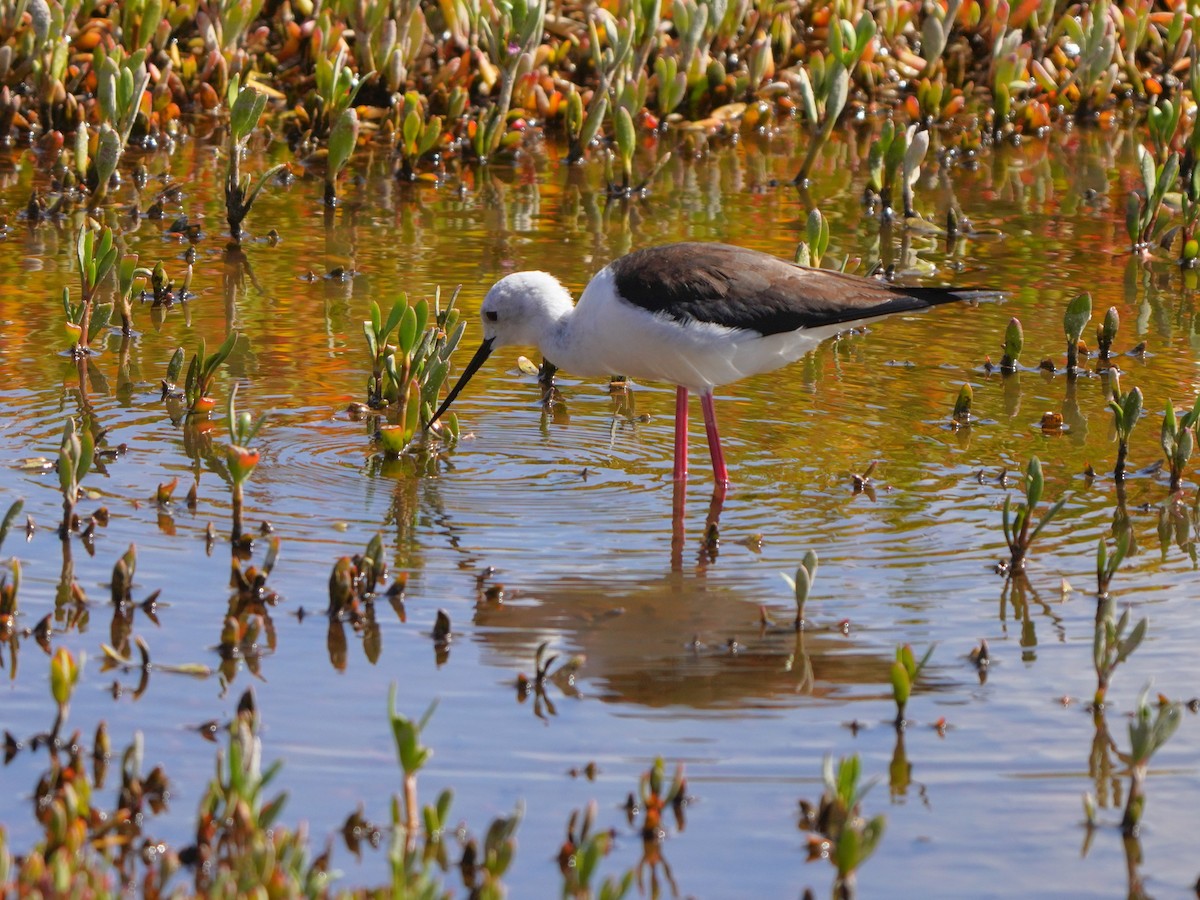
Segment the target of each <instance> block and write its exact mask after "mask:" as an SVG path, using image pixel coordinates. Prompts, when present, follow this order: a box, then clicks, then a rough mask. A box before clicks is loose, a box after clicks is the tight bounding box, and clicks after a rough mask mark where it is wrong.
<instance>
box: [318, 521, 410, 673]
mask: <svg viewBox="0 0 1200 900" xmlns="http://www.w3.org/2000/svg"><path fill="white" fill-rule="evenodd" d="M387 571H388V567H387V562H386V561H385V560H384V558H383V538H382V536H381V535H378V534H377V535H375V536H374V537H372V538H371V540H370V541H368V542H367V546H366V549H365V550H364V551H363V552H362V553H360V554H355V555H354V556H343V557H341V558H340V559H338V560H337V562H336V563H334V566H333V571H332V572H331V573H330V576H329V606H328V607H327V608H326V610H325V614H326V616H327V617H328V618H329V631H328V635H327V637H326V648H327V649H328V651H329V661H330V663H332V664H333V667H334V668H335V669H337V670H339V671H341V670H342V669H344V668H345V667H346V630H345V627H344V625H343V623H344V622H349V623H350V627H351V628H353V629H354V631H355V632H356V633H358V634H361V635H362V641H363V651H364V652H365V653H366V655H367V660H368V661H369V662H371V663H374V662H376V661H377V660H378V659H379V655H380V653H382V652H383V635H382V632H381V631H380V628H379V623H378V622H377V621H376V618H375V601H376V600H377V599H378V597H379V595H380V592H381V591H382V588H383V585H384V582H386V580H387ZM404 587H405V579H404V578H399V579H397V580H395V581H393V582H392V584H391V585H389V586H388V588H387V590H386V591H383V595H384V596H386V597H387V599H388V602H389V603H390V604H391V605H392V608H393V609H394V610H395V611H396V615H397V616H398V617H399V619H400V621H401V622H403V621H404V620H405V611H404Z"/></svg>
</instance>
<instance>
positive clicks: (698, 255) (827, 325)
mask: <svg viewBox="0 0 1200 900" xmlns="http://www.w3.org/2000/svg"><path fill="white" fill-rule="evenodd" d="M994 293H995V292H990V291H976V290H953V289H947V288H935V287H900V286H896V285H891V284H888V283H887V282H884V281H880V280H878V279H874V278H863V277H860V276H857V275H848V274H845V273H842V272H835V271H832V270H828V269H809V268H805V267H803V266H798V265H796V264H794V263H790V262H787V261H785V260H781V259H778V258H776V257H774V256H770V255H768V254H766V253H760V252H759V251H757V250H748V249H745V248H742V247H733V246H730V245H728V244H715V243H682V244H666V245H663V246H660V247H651V248H648V249H645V250H638V251H636V252H634V253H630V254H628V255H627V256H623V257H621V258H620V259H618V260H616V261H615V262H612V263H610V264H609V265H607V266H605V267H604V268H603V269H601V270H600V272H599V273H597V274H596V276H595V277H594V278H592V280H591V281H590V282H589V283H588V285H587V287H586V288H585V289H584V292H583V295H582V296H581V297H580V299H579V303H578V305H576V304H575V303H574V302H573V301H572V299H571V294H570V292H569V291H567V289H566V288H565V287H563V286H562V285H561V284H560V283H559V282H558V280H557V279H555V278H554V277H553V276H551V275H548V274H546V273H545V272H517V273H515V274H513V275H509V276H507V277H505V278H502V279H501V280H500V281H498V282H496V284H495V285H493V286H492V289H491V290H489V291H488V293H487V296H486V297H485V298H484V301H483V307H482V310H481V316H482V320H483V335H484V339H483V343H482V344H481V345H480V347H479V350H478V351H477V352H476V353H475V356H474V357H473V358H472V359H471V361H470V362H469V363H468V364H467V367H466V369H465V370H464V371H463V373H462V376H461V377H460V378H459V380H458V382H457V383H456V384H455V385H454V387H453V389H451V391H450V393H449V395H448V396H447V397H446V400H445V402H443V403H442V405H441V406H440V407H439V408H438V410H437V412H436V413H434V415H433V418H432V419H431V420H430V424H431V425H432V424H433V422H435V421H437V419H438V418H439V417H440V416H441V415H442V413H444V412H445V411H446V409H447V408H448V407H449V406H450V404H451V403H453V402H454V400H455V398H456V397H457V396H458V395H459V393H460V392H461V391H462V389H463V387H464V386H465V385H466V384H467V382H468V381H469V380H470V379H471V376H472V375H474V374H475V372H476V371H477V370H478V369H479V367H480V366H482V365H483V363H484V361H485V360H486V359H487V358H488V356H489V355H490V354H491V353H492V351H493V350H495V349H496V348H497V347H504V346H508V345H518V346H532V345H536V346H537V347H538V348H539V349H540V350H541V351H542V355H543V356H544V357H545V358H546V360H547V361H548V362H550V363H552V364H553V365H554V366H556V367H559V368H562V369H566V370H567V371H569V372H571V373H573V374H575V375H582V376H608V375H613V374H616V373H620V374H622V375H627V376H631V377H633V378H639V379H643V380H646V381H665V382H668V383H670V384H674V385H676V386H677V391H676V395H675V469H674V476H675V480H676V481H682V480H683V479H684V478H686V476H687V399H688V391H694V392H696V393H698V394H699V395H700V402H701V406H702V408H703V410H704V423H705V431H706V433H707V437H708V448H709V452H710V454H711V455H712V462H713V475H714V477H715V479H716V482H717V484H718V486H723V485H725V484H726V483H728V481H729V472H728V469H727V468H726V465H725V456H724V453H723V452H722V450H721V442H720V437H719V435H718V433H717V421H716V416H715V413H714V409H713V389H714V388H716V387H719V386H721V385H723V384H729V383H731V382H734V381H737V380H739V379H741V378H745V377H747V376H750V375H757V374H759V373H762V372H770V371H772V370H774V369H777V368H779V367H780V366H783V365H786V364H787V363H790V362H793V361H794V360H796V359H799V358H800V357H801V356H803V355H804V354H805V353H807V352H808V351H809V350H812V349H814V348H815V347H816V346H817V345H818V344H819V343H820V342H821V341H822V340H824V339H825V338H827V337H831V336H833V335H834V334H837V333H838V332H840V331H845V330H846V329H848V328H851V327H854V326H856V325H860V324H862V323H864V322H867V321H869V320H871V319H875V318H879V317H881V316H886V315H889V314H891V313H896V312H906V311H912V310H917V309H924V308H925V307H929V306H934V305H936V304H939V303H948V302H951V301H955V300H968V299H972V298H975V299H978V298H981V297H985V296H994Z"/></svg>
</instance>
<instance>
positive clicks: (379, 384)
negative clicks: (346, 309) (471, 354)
mask: <svg viewBox="0 0 1200 900" xmlns="http://www.w3.org/2000/svg"><path fill="white" fill-rule="evenodd" d="M457 299H458V292H457V291H455V293H454V294H453V295H452V296H451V298H450V302H449V303H448V304H446V308H445V309H442V308H441V290H440V289H439V290H437V291H436V292H435V294H434V302H433V309H432V310H431V309H430V304H429V301H427V300H424V299H422V300H419V301H418V302H417V303H415V304H413V305H411V306H410V305H409V303H408V299H407V297H405V296H403V295H402V296H401V297H400V299H399V300H397V301H396V302H395V303H394V304H392V308H391V311H390V312H389V313H388V316H387V319H384V318H383V314H382V311H381V310H380V308H379V304H377V303H375V302H374V301H372V303H371V318H370V319H369V320H367V321H365V322H363V336H364V337H365V338H366V341H367V355H368V358H369V359H370V362H371V375H370V378H369V379H368V381H367V406H369V407H370V408H372V409H386V410H387V415H388V420H389V423H390V424H388V425H383V426H381V427H380V429H379V438H380V441H381V443H382V444H383V449H384V452H386V453H388V454H389V455H399V454H401V453H403V452H404V451H405V449H406V448H408V446H409V445H410V444H411V443H412V441H413V439H414V438H415V437H416V435H417V434H418V433H419V431H420V428H421V422H422V421H428V420H429V418H430V417H431V416H432V415H433V407H434V404H435V401H436V400H437V396H438V392H439V391H440V390H441V389H442V385H443V384H445V382H446V377H447V375H448V374H449V372H450V357H451V355H452V354H453V353H454V351H455V349H456V348H457V347H458V344H459V342H460V341H461V340H462V335H463V332H464V331H465V330H466V323H465V322H463V321H462V320H461V317H460V316H459V313H458V310H457V309H455V308H454V303H455V301H456V300H457ZM431 313H432V321H430V314H431ZM393 333H394V334H393ZM393 337H394V342H393ZM446 434H447V435H448V436H449V437H450V439H451V440H454V439H455V438H457V436H458V420H457V418H456V417H454V416H453V415H451V417H450V419H449V420H448V424H447V428H446Z"/></svg>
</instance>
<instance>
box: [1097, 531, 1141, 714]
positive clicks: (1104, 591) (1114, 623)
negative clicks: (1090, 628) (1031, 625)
mask: <svg viewBox="0 0 1200 900" xmlns="http://www.w3.org/2000/svg"><path fill="white" fill-rule="evenodd" d="M1127 549H1128V544H1127V543H1125V542H1123V541H1121V540H1120V539H1118V541H1117V546H1116V549H1115V550H1114V551H1113V552H1112V554H1111V556H1110V555H1109V554H1108V551H1107V548H1106V547H1105V544H1104V541H1103V540H1101V541H1100V545H1099V547H1098V548H1097V551H1096V580H1097V582H1098V591H1097V594H1096V633H1095V637H1094V638H1093V642H1092V661H1093V663H1094V665H1095V668H1096V695H1095V698H1094V700H1093V704H1094V705H1095V706H1097V707H1100V708H1103V706H1104V702H1105V699H1106V698H1107V696H1108V686H1109V683H1110V682H1111V681H1112V676H1113V674H1114V673H1115V672H1116V670H1117V667H1118V666H1119V665H1121V663H1123V662H1125V660H1127V659H1128V658H1129V657H1130V656H1131V655H1132V654H1133V652H1134V651H1135V650H1137V648H1138V646H1139V645H1140V644H1141V643H1142V639H1143V638H1144V637H1145V636H1146V625H1147V620H1146V619H1141V620H1140V621H1138V623H1137V624H1136V625H1134V626H1133V628H1132V630H1131V629H1130V628H1129V610H1128V609H1126V610H1125V611H1124V612H1123V613H1121V617H1120V618H1119V619H1118V618H1117V617H1116V611H1115V605H1116V604H1115V602H1114V600H1113V598H1112V595H1111V594H1110V593H1109V592H1108V585H1109V582H1110V581H1111V580H1112V577H1113V575H1114V574H1116V571H1117V567H1118V566H1119V565H1120V564H1121V560H1123V559H1124V558H1125V553H1126V551H1127Z"/></svg>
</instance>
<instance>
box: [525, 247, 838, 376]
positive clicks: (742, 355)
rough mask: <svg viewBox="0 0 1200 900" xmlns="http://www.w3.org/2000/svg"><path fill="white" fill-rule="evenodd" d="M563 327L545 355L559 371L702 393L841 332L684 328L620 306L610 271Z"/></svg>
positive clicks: (779, 362)
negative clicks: (620, 377) (616, 377)
mask: <svg viewBox="0 0 1200 900" xmlns="http://www.w3.org/2000/svg"><path fill="white" fill-rule="evenodd" d="M564 324H565V327H564V328H562V329H561V330H559V331H557V332H556V333H553V334H551V335H549V336H548V339H547V340H546V341H545V342H544V344H543V346H542V348H541V349H542V352H543V353H544V355H545V356H546V358H547V359H548V360H550V362H552V363H554V364H555V365H556V366H558V367H559V368H561V369H564V370H565V371H567V372H570V373H572V374H574V375H580V376H584V377H602V376H607V375H626V376H628V377H630V378H635V379H638V380H641V381H665V382H668V383H670V384H678V385H682V386H683V387H686V388H688V389H689V390H692V391H696V392H704V391H709V390H712V389H713V388H714V387H718V386H720V385H723V384H730V383H732V382H734V381H738V380H740V379H742V378H746V377H748V376H750V375H757V374H760V373H762V372H770V371H772V370H773V369H778V368H779V367H781V366H785V365H787V364H788V363H790V362H793V361H795V360H797V359H799V358H800V357H801V356H803V355H804V354H805V353H807V352H808V351H809V350H812V349H814V348H815V347H816V346H817V345H818V344H819V343H820V342H821V341H822V340H823V339H824V338H825V337H827V336H829V335H832V334H836V333H837V331H838V330H839V329H835V328H830V329H823V328H822V329H812V330H809V329H800V330H798V331H789V332H784V333H781V334H773V335H768V336H765V337H764V336H763V335H761V334H759V333H758V332H756V331H750V330H747V329H738V328H726V327H724V326H721V325H713V324H710V323H706V322H695V321H692V322H680V321H679V320H676V319H671V318H669V317H668V316H666V315H663V314H652V313H649V312H647V311H646V310H644V309H641V308H640V307H637V306H634V305H633V304H631V303H627V302H625V301H623V300H618V299H617V298H616V295H615V287H614V285H613V283H612V276H611V274H610V273H609V272H608V271H607V270H605V271H602V272H601V273H599V274H598V275H597V276H596V277H595V278H593V279H592V281H591V283H590V284H589V285H588V287H587V290H586V291H584V294H583V296H582V297H581V298H580V300H579V303H578V304H577V305H576V307H575V310H574V312H573V313H572V314H571V316H570V317H568V319H567V321H566V322H565V323H564ZM826 332H827V333H826Z"/></svg>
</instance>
